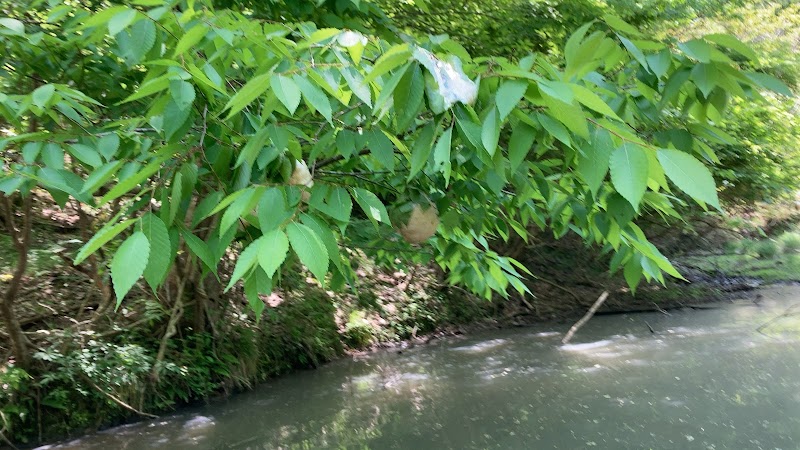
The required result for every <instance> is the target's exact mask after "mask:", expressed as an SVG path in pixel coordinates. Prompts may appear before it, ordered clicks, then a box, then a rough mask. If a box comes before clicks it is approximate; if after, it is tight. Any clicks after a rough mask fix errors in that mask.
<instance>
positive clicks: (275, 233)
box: [258, 229, 289, 278]
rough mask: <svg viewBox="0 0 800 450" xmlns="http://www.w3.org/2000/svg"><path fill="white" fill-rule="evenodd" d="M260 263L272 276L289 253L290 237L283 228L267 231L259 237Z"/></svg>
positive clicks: (268, 274)
mask: <svg viewBox="0 0 800 450" xmlns="http://www.w3.org/2000/svg"><path fill="white" fill-rule="evenodd" d="M259 241H261V244H260V245H259V247H260V248H259V249H258V264H259V265H260V266H261V268H262V269H264V272H266V273H267V276H269V277H270V278H272V277H273V276H274V275H275V272H277V271H278V268H280V267H281V264H283V261H285V260H286V255H287V254H288V253H289V239H288V238H287V237H286V233H284V232H283V230H281V229H275V230H272V231H269V232H267V233H266V234H264V236H262V237H261V239H259Z"/></svg>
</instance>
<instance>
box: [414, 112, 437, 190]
mask: <svg viewBox="0 0 800 450" xmlns="http://www.w3.org/2000/svg"><path fill="white" fill-rule="evenodd" d="M435 134H436V125H435V124H434V122H429V123H428V125H426V126H425V128H423V129H422V131H421V132H420V133H419V136H417V139H416V141H414V146H413V147H412V149H411V170H409V172H408V180H411V179H412V178H414V176H415V175H416V174H418V173H419V171H420V170H422V168H423V167H425V164H427V163H428V158H430V156H431V151H432V150H433V148H432V146H433V138H434V136H435Z"/></svg>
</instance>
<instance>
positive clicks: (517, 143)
mask: <svg viewBox="0 0 800 450" xmlns="http://www.w3.org/2000/svg"><path fill="white" fill-rule="evenodd" d="M535 139H536V130H535V129H534V128H533V127H531V126H530V125H527V124H524V123H518V124H517V126H515V127H514V131H512V132H511V139H510V140H509V141H508V163H509V164H510V165H511V169H512V170H516V169H517V168H518V167H519V166H520V164H522V162H523V161H525V157H526V156H528V152H529V151H530V149H531V146H532V145H533V142H534V140H535Z"/></svg>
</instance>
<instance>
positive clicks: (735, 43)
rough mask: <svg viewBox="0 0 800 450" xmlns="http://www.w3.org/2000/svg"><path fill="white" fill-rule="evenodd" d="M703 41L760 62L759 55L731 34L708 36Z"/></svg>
mask: <svg viewBox="0 0 800 450" xmlns="http://www.w3.org/2000/svg"><path fill="white" fill-rule="evenodd" d="M703 39H705V40H707V41H711V42H713V43H715V44H717V45H720V46H722V47H725V48H729V49H731V50H733V51H735V52H737V53H739V54H740V55H742V56H744V57H745V58H747V59H749V60H750V61H753V62H758V55H757V54H756V52H755V51H753V49H752V48H750V47H749V46H748V45H747V44H745V43H744V42H742V41H740V40H739V39H737V38H736V36H733V35H730V34H707V35H705V36H703Z"/></svg>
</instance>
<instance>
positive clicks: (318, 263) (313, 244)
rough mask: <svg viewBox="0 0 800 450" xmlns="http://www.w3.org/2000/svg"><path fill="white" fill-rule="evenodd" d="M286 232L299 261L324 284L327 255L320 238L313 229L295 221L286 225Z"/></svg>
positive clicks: (326, 271)
mask: <svg viewBox="0 0 800 450" xmlns="http://www.w3.org/2000/svg"><path fill="white" fill-rule="evenodd" d="M286 233H287V234H288V235H289V242H290V243H291V244H292V250H294V252H295V253H297V256H298V257H299V258H300V262H301V263H303V265H305V266H306V267H307V268H308V270H309V271H310V272H311V273H313V274H314V276H315V277H316V278H317V280H319V281H320V282H321V283H323V284H324V283H325V275H326V274H327V273H328V260H329V257H328V251H327V250H326V249H325V245H324V244H323V243H322V240H321V239H320V238H319V236H317V234H316V233H315V232H314V230H312V229H311V228H309V227H307V226H305V225H303V224H299V223H297V222H291V223H289V225H287V226H286Z"/></svg>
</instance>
